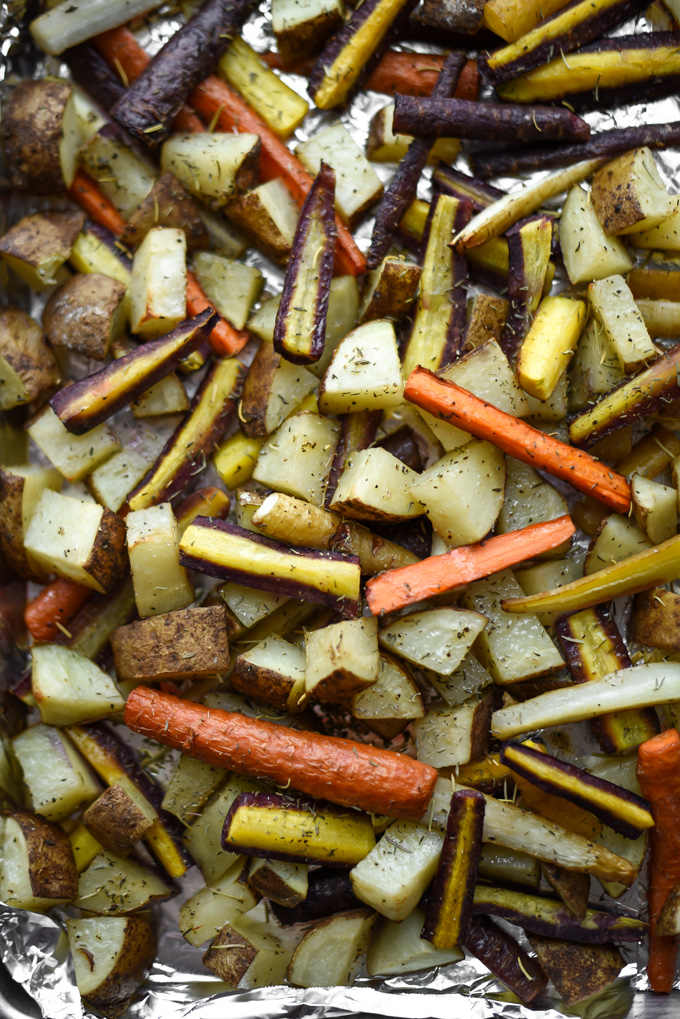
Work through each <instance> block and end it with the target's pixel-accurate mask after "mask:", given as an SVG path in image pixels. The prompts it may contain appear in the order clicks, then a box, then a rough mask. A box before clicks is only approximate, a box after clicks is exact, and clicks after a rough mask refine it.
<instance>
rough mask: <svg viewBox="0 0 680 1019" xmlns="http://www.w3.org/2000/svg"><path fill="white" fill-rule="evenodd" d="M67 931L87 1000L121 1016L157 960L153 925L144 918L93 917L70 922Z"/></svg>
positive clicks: (112, 1013) (92, 1005)
mask: <svg viewBox="0 0 680 1019" xmlns="http://www.w3.org/2000/svg"><path fill="white" fill-rule="evenodd" d="M66 931H67V934H68V939H69V946H70V949H71V957H72V958H73V965H74V967H75V975H76V983H77V984H78V990H79V991H80V995H81V997H82V999H83V1001H84V1002H85V1003H86V1004H88V1005H89V1006H91V1007H92V1008H95V1009H98V1010H99V1011H101V1012H103V1013H104V1014H106V1015H120V1013H121V1012H122V1011H124V1010H125V1008H126V1006H127V1004H128V1002H129V1001H130V999H131V998H132V997H133V995H134V994H135V993H136V992H137V990H138V989H139V987H141V984H142V982H143V980H144V977H145V976H146V971H147V970H148V969H150V967H151V965H152V963H153V961H154V959H155V957H156V933H155V931H154V927H153V924H152V923H151V921H150V920H149V919H148V918H147V917H141V916H121V917H114V916H93V917H87V918H83V919H80V920H68V921H67V922H66Z"/></svg>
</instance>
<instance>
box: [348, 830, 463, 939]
mask: <svg viewBox="0 0 680 1019" xmlns="http://www.w3.org/2000/svg"><path fill="white" fill-rule="evenodd" d="M388 836H389V837H388ZM443 841H444V836H443V835H442V834H441V833H440V832H438V831H428V829H427V828H426V827H425V826H424V825H421V824H416V823H415V822H413V821H395V822H394V824H391V825H390V826H389V828H388V829H387V831H386V832H385V835H383V837H382V838H381V839H380V841H379V842H378V843H377V845H376V846H375V848H374V849H372V850H371V851H370V853H369V854H368V856H365V857H364V859H363V860H361V861H360V862H359V863H358V864H357V865H356V866H355V867H353V868H352V870H351V871H350V878H351V881H352V888H353V889H354V894H355V895H356V897H357V898H358V899H361V901H362V902H365V903H366V905H367V906H371V908H372V909H375V910H377V911H378V913H382V915H383V916H386V917H388V919H390V920H405V919H406V917H407V916H408V915H409V913H410V912H411V910H412V909H414V907H415V906H417V904H418V902H419V901H420V899H421V897H422V895H423V892H424V891H425V889H426V888H427V886H428V885H429V884H430V882H431V881H432V878H433V877H434V875H435V873H436V870H437V865H438V863H439V855H440V853H441V848H442V843H443Z"/></svg>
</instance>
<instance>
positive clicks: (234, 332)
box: [69, 170, 249, 357]
mask: <svg viewBox="0 0 680 1019" xmlns="http://www.w3.org/2000/svg"><path fill="white" fill-rule="evenodd" d="M69 194H70V196H71V198H73V200H74V201H76V202H77V203H78V204H79V205H80V206H81V207H82V208H83V209H85V211H86V212H87V213H88V215H89V216H90V217H91V219H93V220H95V222H96V223H100V224H101V225H102V226H105V227H106V229H107V230H110V231H111V233H112V234H113V235H114V236H115V237H120V235H121V234H122V232H123V230H124V229H125V221H124V220H123V219H121V217H120V215H119V214H118V211H117V209H116V208H115V207H114V206H113V205H112V204H111V202H110V201H109V200H108V198H107V197H106V196H105V195H104V194H102V192H101V191H100V190H99V187H98V185H97V183H96V182H95V181H94V180H92V178H91V177H89V176H88V175H87V174H86V173H85V171H84V170H78V171H77V173H76V176H75V179H74V181H73V184H72V185H71V187H70V188H69ZM212 307H213V305H212V304H211V302H210V301H209V300H208V298H207V297H206V296H205V294H204V293H203V290H202V289H201V285H200V283H199V282H198V280H197V279H196V277H195V276H194V274H193V273H192V272H190V271H187V312H188V313H189V314H190V315H198V314H199V312H201V311H203V310H204V309H205V308H212ZM248 340H249V336H248V333H247V332H245V331H243V330H239V329H234V327H233V326H232V325H231V324H230V323H229V322H227V321H226V319H224V318H220V321H219V322H218V323H217V325H216V326H215V327H214V329H213V330H212V332H211V333H210V346H211V347H212V348H213V350H214V351H215V353H216V354H219V355H220V357H229V356H231V355H232V354H238V352H239V350H242V349H243V347H245V345H246V343H247V342H248Z"/></svg>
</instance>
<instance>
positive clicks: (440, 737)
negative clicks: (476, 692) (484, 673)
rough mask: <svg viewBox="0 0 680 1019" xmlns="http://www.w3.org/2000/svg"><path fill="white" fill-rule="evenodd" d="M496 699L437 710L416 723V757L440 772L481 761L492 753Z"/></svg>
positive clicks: (468, 702)
mask: <svg viewBox="0 0 680 1019" xmlns="http://www.w3.org/2000/svg"><path fill="white" fill-rule="evenodd" d="M491 711H492V699H491V697H490V696H484V697H482V699H481V700H478V699H477V698H476V697H471V698H470V699H469V700H467V701H464V702H463V703H462V704H456V705H455V706H451V705H447V707H445V708H434V709H432V710H430V711H428V713H427V714H426V715H425V717H424V718H419V719H417V720H416V721H415V722H414V723H413V734H414V736H415V740H416V756H417V758H418V760H419V761H422V762H423V763H424V764H430V765H432V767H433V768H437V769H438V770H439V769H441V768H455V767H457V766H458V765H459V764H468V762H469V761H478V760H479V759H480V758H482V757H483V756H484V754H486V753H487V751H488V749H489V726H490V724H491Z"/></svg>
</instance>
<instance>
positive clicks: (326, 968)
mask: <svg viewBox="0 0 680 1019" xmlns="http://www.w3.org/2000/svg"><path fill="white" fill-rule="evenodd" d="M375 920H376V914H375V913H374V912H373V911H372V910H370V909H353V910H350V912H348V913H337V914H336V915H335V916H329V917H328V918H327V919H325V920H321V921H320V922H319V923H317V924H315V925H314V927H312V928H311V930H308V931H307V933H306V934H305V935H304V937H303V938H302V940H301V941H300V943H299V945H298V946H297V948H296V949H295V952H294V953H293V958H292V959H291V960H290V966H289V968H288V979H289V980H290V982H291V983H292V984H297V986H298V987H347V986H348V985H350V984H352V983H353V982H354V978H355V976H356V974H357V971H358V967H359V964H360V962H361V959H362V957H363V955H364V952H365V951H366V948H367V947H368V938H369V935H370V933H371V928H372V927H373V924H374V923H375Z"/></svg>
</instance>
